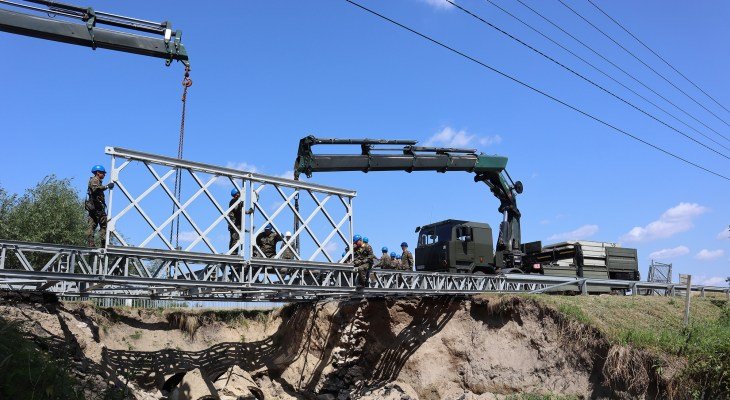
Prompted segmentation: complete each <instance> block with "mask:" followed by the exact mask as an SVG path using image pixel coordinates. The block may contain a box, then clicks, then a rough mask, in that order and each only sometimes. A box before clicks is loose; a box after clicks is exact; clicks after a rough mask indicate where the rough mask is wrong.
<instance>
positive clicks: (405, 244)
mask: <svg viewBox="0 0 730 400" xmlns="http://www.w3.org/2000/svg"><path fill="white" fill-rule="evenodd" d="M400 247H408V243H406V242H403V243H401V244H400Z"/></svg>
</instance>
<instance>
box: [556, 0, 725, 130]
mask: <svg viewBox="0 0 730 400" xmlns="http://www.w3.org/2000/svg"><path fill="white" fill-rule="evenodd" d="M558 1H559V2H560V4H562V5H564V6H565V7H566V8H567V9H568V10H570V11H572V12H573V13H574V14H575V15H577V16H578V17H580V18H581V19H582V20H583V21H585V22H587V23H588V25H590V26H592V27H594V28H595V29H596V30H597V31H598V32H601V34H603V36H605V37H607V38H608V39H609V40H610V41H612V42H614V43H615V44H616V45H617V46H618V47H620V48H622V49H623V50H624V51H625V52H627V53H628V54H630V55H631V57H634V58H635V59H636V60H637V61H639V62H640V63H642V64H643V65H644V66H645V67H646V68H649V69H650V70H651V71H652V72H654V73H655V74H657V75H658V76H659V77H661V78H662V79H664V80H665V81H666V82H667V83H668V84H670V85H672V87H674V88H675V89H677V90H679V91H680V92H682V94H684V95H685V96H687V97H689V98H690V99H691V100H692V101H694V102H695V103H697V105H698V106H700V107H702V108H703V109H704V110H705V111H707V112H708V113H710V114H712V115H713V116H714V117H715V118H717V119H719V120H720V121H722V122H723V123H724V124H725V125H727V126H730V124H729V123H727V121H725V120H724V119H722V118H720V116H719V115H717V114H715V113H714V112H712V110H710V109H709V108H707V107H705V106H704V105H703V104H702V103H700V102H699V101H697V100H696V99H695V98H694V97H692V96H690V95H689V94H688V93H687V92H685V91H684V90H682V89H681V88H679V86H677V85H675V84H674V83H672V82H671V81H670V80H669V79H667V77H665V76H664V75H662V74H661V73H659V71H657V70H655V69H654V68H652V67H651V66H650V65H649V64H647V63H645V62H644V60H642V59H640V58H639V57H637V56H636V55H635V54H634V53H632V52H631V51H630V50H629V49H627V48H626V47H624V46H622V45H621V43H619V42H617V41H616V40H615V39H614V38H612V37H611V36H610V35H608V34H607V33H606V32H604V31H602V30H601V28H599V27H597V26H596V25H594V24H593V23H592V22H591V21H589V20H588V19H587V18H586V17H584V16H583V15H581V14H580V13H579V12H578V11H575V10H574V9H573V8H572V7H570V6H569V5H567V4H566V3H565V2H564V1H563V0H558Z"/></svg>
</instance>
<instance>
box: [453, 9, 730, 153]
mask: <svg viewBox="0 0 730 400" xmlns="http://www.w3.org/2000/svg"><path fill="white" fill-rule="evenodd" d="M446 1H447V2H449V3H450V4H451V5H453V6H454V7H456V8H458V9H459V10H461V11H462V12H464V13H466V14H467V15H470V16H471V17H473V18H475V19H476V20H478V21H480V22H482V23H484V24H485V25H487V26H489V27H490V28H493V29H495V30H496V31H498V32H499V33H501V34H503V35H505V36H507V37H509V38H510V39H512V40H514V41H516V42H517V43H519V44H521V45H523V46H525V47H527V48H528V49H530V50H532V51H533V52H535V53H537V54H539V55H541V56H542V57H544V58H546V59H547V60H550V61H552V62H553V63H554V64H556V65H558V66H560V67H562V68H563V69H565V70H566V71H568V72H570V73H572V74H573V75H575V76H577V77H579V78H581V79H583V80H584V81H586V82H588V83H589V84H591V85H593V86H595V87H596V88H598V89H600V90H602V91H603V92H605V93H606V94H609V95H610V96H612V97H614V98H615V99H617V100H619V101H621V102H623V103H624V104H626V105H628V106H630V107H631V108H633V109H635V110H636V111H639V112H640V113H642V114H644V115H646V116H647V117H649V118H651V119H653V120H654V121H656V122H659V123H660V124H662V125H664V126H666V127H667V128H669V129H671V130H673V131H675V132H677V133H678V134H680V135H682V136H684V137H685V138H687V139H689V140H691V141H693V142H695V143H697V144H698V145H700V146H702V147H704V148H706V149H708V150H710V151H712V152H714V153H716V154H718V155H720V156H722V157H724V158H726V159H728V160H730V156H727V155H726V154H724V153H721V152H719V151H717V150H715V149H714V148H712V147H710V146H708V145H706V144H705V143H702V142H700V141H699V140H697V139H695V138H694V137H692V136H690V135H688V134H687V133H685V132H683V131H680V130H679V129H677V128H675V127H674V126H672V125H669V124H668V123H666V122H665V121H663V120H661V119H659V118H657V117H656V116H654V115H653V114H651V113H649V112H648V111H646V110H644V109H643V108H641V107H639V106H637V105H635V104H634V103H632V102H630V101H628V100H626V99H624V98H623V97H621V96H619V95H617V94H616V93H614V92H612V91H610V90H608V89H606V88H605V87H603V86H601V85H599V84H598V83H596V82H594V81H592V80H591V79H589V78H587V77H586V76H584V75H582V74H581V73H579V72H577V71H576V70H574V69H572V68H570V67H568V66H567V65H565V64H563V63H561V62H560V61H558V60H556V59H554V58H552V57H551V56H549V55H547V54H545V53H543V52H542V51H540V50H538V49H537V48H535V47H533V46H532V45H530V44H528V43H526V42H524V41H523V40H522V39H520V38H518V37H515V36H514V35H512V34H511V33H509V32H507V31H505V30H503V29H502V28H500V27H498V26H496V25H494V24H492V23H491V22H489V21H487V20H485V19H484V18H482V17H480V16H478V15H476V14H474V13H473V12H471V11H469V10H468V9H466V8H464V7H462V6H460V5H458V4H456V3H455V2H453V1H452V0H446ZM723 147H724V146H723Z"/></svg>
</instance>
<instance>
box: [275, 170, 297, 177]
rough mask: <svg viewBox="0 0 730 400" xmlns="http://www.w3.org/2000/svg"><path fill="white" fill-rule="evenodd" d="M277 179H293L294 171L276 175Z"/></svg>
mask: <svg viewBox="0 0 730 400" xmlns="http://www.w3.org/2000/svg"><path fill="white" fill-rule="evenodd" d="M277 177H279V178H284V179H294V171H292V170H289V171H286V172H284V173H283V174H279V175H277Z"/></svg>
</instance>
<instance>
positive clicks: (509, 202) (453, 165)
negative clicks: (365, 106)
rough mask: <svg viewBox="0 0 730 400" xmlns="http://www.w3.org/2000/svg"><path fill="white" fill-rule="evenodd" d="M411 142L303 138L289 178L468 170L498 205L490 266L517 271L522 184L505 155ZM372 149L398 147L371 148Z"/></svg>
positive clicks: (519, 253) (519, 260) (519, 264)
mask: <svg viewBox="0 0 730 400" xmlns="http://www.w3.org/2000/svg"><path fill="white" fill-rule="evenodd" d="M416 144H417V142H416V141H414V140H382V139H324V138H317V137H314V136H307V137H305V138H302V139H301V140H300V141H299V150H298V153H297V159H296V161H295V164H294V176H295V179H298V177H299V175H300V174H305V175H306V176H307V177H311V176H312V173H314V172H338V171H362V172H370V171H405V172H413V171H436V172H441V173H445V172H453V171H462V172H471V173H474V181H475V182H483V183H485V184H486V185H487V186H488V187H489V189H490V190H491V192H492V194H493V195H494V196H495V197H497V199H499V201H500V205H499V208H498V210H499V212H500V213H501V214H502V216H503V219H502V223H501V224H500V229H499V237H498V239H497V245H496V249H495V250H496V251H495V254H496V258H497V259H496V260H495V264H496V265H498V266H499V267H500V268H519V267H520V266H521V264H522V253H521V251H520V244H521V233H520V217H521V214H520V211H519V209H518V208H517V198H516V196H517V194H519V193H522V189H523V187H522V183H521V182H519V181H517V182H513V181H512V179H511V178H510V177H509V174H508V173H507V171H506V169H505V168H506V166H507V157H502V156H496V155H486V154H483V153H477V151H476V150H475V149H458V148H447V147H423V146H416ZM316 145H359V146H360V150H361V151H360V154H315V153H314V151H313V149H312V148H313V147H314V146H316ZM376 146H402V147H390V148H389V147H377V148H376Z"/></svg>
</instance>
